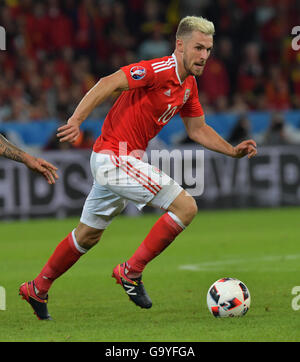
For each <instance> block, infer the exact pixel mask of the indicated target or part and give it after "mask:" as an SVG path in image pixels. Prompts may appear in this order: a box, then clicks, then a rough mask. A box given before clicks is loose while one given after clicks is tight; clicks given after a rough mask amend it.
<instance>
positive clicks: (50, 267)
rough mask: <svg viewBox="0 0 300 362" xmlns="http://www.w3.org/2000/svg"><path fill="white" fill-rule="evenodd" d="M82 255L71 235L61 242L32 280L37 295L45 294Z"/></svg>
mask: <svg viewBox="0 0 300 362" xmlns="http://www.w3.org/2000/svg"><path fill="white" fill-rule="evenodd" d="M82 255H83V253H81V252H80V251H79V250H78V249H77V248H76V246H75V244H74V240H73V236H72V233H70V234H69V235H68V236H67V237H66V238H65V239H64V240H63V241H61V242H60V243H59V244H58V245H57V247H56V249H55V250H54V253H53V254H52V255H51V257H50V259H49V260H48V262H47V263H46V264H45V266H44V267H43V269H42V271H41V272H40V274H39V275H38V276H37V277H36V278H35V279H34V284H35V286H36V288H37V289H38V294H39V295H43V294H47V292H48V290H49V289H50V287H51V284H52V283H53V282H54V280H55V279H57V278H58V277H59V276H60V275H62V274H63V273H65V272H66V271H67V270H68V269H69V268H70V267H71V266H72V265H73V264H74V263H76V261H77V260H78V259H79V258H80V257H81V256H82Z"/></svg>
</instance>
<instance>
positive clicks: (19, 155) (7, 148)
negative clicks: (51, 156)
mask: <svg viewBox="0 0 300 362" xmlns="http://www.w3.org/2000/svg"><path fill="white" fill-rule="evenodd" d="M0 156H3V157H5V158H8V159H10V160H13V161H17V162H21V163H24V165H26V166H27V167H28V168H29V169H31V170H32V171H36V172H39V173H41V174H42V175H43V176H44V177H45V179H46V180H47V181H48V183H49V184H54V183H55V179H57V178H58V176H57V174H56V171H57V168H56V167H55V166H53V165H52V164H51V163H49V162H47V161H45V160H43V159H42V158H36V157H34V156H31V155H30V154H29V153H27V152H25V151H23V150H21V149H20V148H18V147H16V146H15V145H13V144H12V143H10V142H9V141H8V140H7V139H6V138H5V137H4V136H2V135H1V134H0Z"/></svg>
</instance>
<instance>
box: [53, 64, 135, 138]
mask: <svg viewBox="0 0 300 362" xmlns="http://www.w3.org/2000/svg"><path fill="white" fill-rule="evenodd" d="M128 89H129V85H128V80H127V77H126V75H125V73H124V72H123V71H122V70H118V71H117V72H115V73H113V74H111V75H109V76H106V77H103V78H101V79H100V80H99V81H98V83H96V84H95V85H94V87H93V88H91V89H90V90H89V91H88V92H87V93H86V94H85V96H84V97H83V98H82V100H81V101H80V103H79V104H78V106H77V107H76V109H75V111H74V113H73V115H72V116H71V117H70V118H69V119H68V122H67V124H66V125H64V126H61V127H59V128H58V133H57V137H58V138H59V139H60V142H74V141H75V140H76V138H77V137H78V136H79V134H80V125H81V123H82V122H83V121H84V120H85V119H86V118H87V117H88V116H89V114H90V113H91V112H92V111H93V110H94V109H95V108H96V107H97V106H98V105H99V104H101V103H102V102H104V101H105V100H106V99H107V98H108V97H109V96H110V95H111V94H113V93H114V92H115V91H123V90H128Z"/></svg>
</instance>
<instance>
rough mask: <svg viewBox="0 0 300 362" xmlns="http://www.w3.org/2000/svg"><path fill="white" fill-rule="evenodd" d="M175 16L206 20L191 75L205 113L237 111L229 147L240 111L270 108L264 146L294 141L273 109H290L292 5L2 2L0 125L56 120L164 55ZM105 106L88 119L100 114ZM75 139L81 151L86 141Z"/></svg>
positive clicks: (298, 77)
mask: <svg viewBox="0 0 300 362" xmlns="http://www.w3.org/2000/svg"><path fill="white" fill-rule="evenodd" d="M185 15H198V16H199V15H201V16H204V17H207V18H208V19H209V20H211V21H213V22H214V24H215V28H216V35H215V43H214V49H213V52H212V55H211V57H210V59H209V61H208V62H207V65H206V68H205V71H204V73H203V75H202V76H201V77H200V78H199V79H198V85H199V98H200V102H201V104H202V106H203V108H204V111H205V113H206V114H215V113H224V112H226V113H234V114H239V115H241V116H240V118H239V121H238V122H237V124H236V127H235V128H234V129H233V130H232V133H231V135H230V137H229V139H230V140H231V141H232V142H234V141H237V140H239V139H240V138H243V137H244V136H247V133H248V132H249V120H248V119H247V112H252V111H258V112H260V111H265V110H268V111H272V112H274V117H273V119H272V122H271V125H270V129H269V131H270V132H271V133H272V132H274V134H275V135H274V137H272V140H271V141H270V143H289V142H296V141H297V140H298V139H299V137H298V138H297V137H296V138H295V137H294V138H293V136H295V130H292V131H290V132H288V130H287V131H285V132H284V127H285V119H284V116H283V115H282V114H283V113H282V112H285V111H287V110H299V109H300V52H299V51H295V50H293V49H292V47H291V42H292V35H291V31H292V28H293V27H294V26H296V25H300V1H299V0H201V1H200V0H182V1H180V0H169V1H168V0H164V1H156V0H144V1H143V0H127V1H116V0H78V1H76V0H45V1H39V0H22V1H21V0H6V1H2V2H0V25H1V26H3V27H4V28H5V30H6V45H7V50H6V51H1V52H0V74H1V75H0V124H1V123H7V122H29V121H32V120H44V119H49V118H52V119H53V118H55V119H58V120H59V121H61V122H66V120H67V119H68V117H69V116H70V115H71V114H72V112H73V111H74V109H75V107H76V105H77V104H78V102H79V101H80V99H81V98H82V96H83V95H84V94H85V93H86V92H87V91H88V90H89V89H90V88H91V87H92V86H93V85H94V84H95V83H96V82H97V81H98V80H99V78H101V77H102V76H104V75H107V74H109V73H112V72H114V71H116V70H117V69H118V68H119V67H121V66H123V65H126V64H129V63H133V62H136V61H138V60H141V59H151V58H156V57H161V56H165V55H169V54H171V53H172V52H173V50H174V44H175V31H176V28H177V25H178V23H179V21H180V19H181V17H183V16H185ZM113 101H114V99H113V98H112V99H109V100H108V101H106V102H105V103H104V104H103V105H101V106H100V107H98V108H97V109H96V110H95V111H94V112H93V114H92V115H91V117H92V118H94V119H97V118H103V117H105V115H106V113H107V111H108V110H109V108H110V107H111V104H112V102H113ZM299 123H300V120H299ZM89 137H90V138H89ZM295 140H296V141H295ZM85 142H86V146H87V147H89V146H90V144H91V143H92V142H93V140H92V137H91V135H88V138H87V139H86V140H85ZM264 142H268V137H267V136H266V137H265V138H264ZM49 147H50V146H49Z"/></svg>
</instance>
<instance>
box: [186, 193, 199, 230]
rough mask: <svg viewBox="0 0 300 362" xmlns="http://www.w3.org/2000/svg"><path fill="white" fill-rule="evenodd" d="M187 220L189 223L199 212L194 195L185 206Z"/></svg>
mask: <svg viewBox="0 0 300 362" xmlns="http://www.w3.org/2000/svg"><path fill="white" fill-rule="evenodd" d="M184 211H185V216H186V222H187V223H188V224H189V223H190V222H191V221H192V220H193V218H194V217H195V216H196V215H197V213H198V206H197V203H196V201H195V199H194V198H193V197H190V198H189V202H188V203H187V205H186V207H185V210H184Z"/></svg>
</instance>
